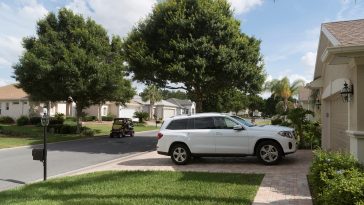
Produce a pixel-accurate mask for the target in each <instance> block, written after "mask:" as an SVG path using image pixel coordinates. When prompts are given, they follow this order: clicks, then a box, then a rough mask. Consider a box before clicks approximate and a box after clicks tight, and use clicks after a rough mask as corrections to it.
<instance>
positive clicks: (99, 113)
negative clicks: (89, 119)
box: [97, 103, 102, 122]
mask: <svg viewBox="0 0 364 205" xmlns="http://www.w3.org/2000/svg"><path fill="white" fill-rule="evenodd" d="M101 108H102V104H101V103H100V104H99V111H98V113H97V120H98V121H99V122H101V121H102V117H101Z"/></svg>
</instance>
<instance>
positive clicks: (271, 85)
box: [265, 77, 305, 111]
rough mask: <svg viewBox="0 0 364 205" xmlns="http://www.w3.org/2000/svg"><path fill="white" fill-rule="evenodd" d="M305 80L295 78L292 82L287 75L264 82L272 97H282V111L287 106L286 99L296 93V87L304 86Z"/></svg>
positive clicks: (285, 109)
mask: <svg viewBox="0 0 364 205" xmlns="http://www.w3.org/2000/svg"><path fill="white" fill-rule="evenodd" d="M304 85H305V81H303V80H295V81H294V82H293V83H292V84H291V83H290V81H289V79H288V78H287V77H284V78H282V79H281V80H278V79H274V80H272V81H269V82H267V83H266V84H265V89H266V90H269V91H270V92H271V93H272V94H273V96H274V97H281V98H283V103H284V111H287V108H288V99H289V98H290V97H291V96H293V95H295V94H297V92H298V88H299V87H300V86H304Z"/></svg>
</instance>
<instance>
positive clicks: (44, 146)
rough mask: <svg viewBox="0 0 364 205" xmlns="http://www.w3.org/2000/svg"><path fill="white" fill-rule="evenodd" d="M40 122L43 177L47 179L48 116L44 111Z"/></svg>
mask: <svg viewBox="0 0 364 205" xmlns="http://www.w3.org/2000/svg"><path fill="white" fill-rule="evenodd" d="M41 124H42V126H43V170H44V171H43V179H44V181H45V180H47V136H46V135H47V126H48V124H49V117H48V116H47V114H46V113H44V115H43V116H42V119H41Z"/></svg>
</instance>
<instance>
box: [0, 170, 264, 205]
mask: <svg viewBox="0 0 364 205" xmlns="http://www.w3.org/2000/svg"><path fill="white" fill-rule="evenodd" d="M262 179H263V175H258V174H231V173H197V172H163V171H162V172H161V171H158V172H152V171H148V172H142V171H136V172H124V171H123V172H115V171H114V172H97V173H91V174H86V175H81V176H75V177H66V178H60V179H56V180H49V181H47V182H40V183H36V184H31V185H26V186H24V187H20V188H17V189H14V190H9V191H4V192H0V202H1V204H17V205H18V204H26V205H56V204H60V205H61V204H62V205H63V204H67V205H76V204H77V205H82V204H85V205H90V204H103V205H116V204H128V205H129V204H138V205H139V204H146V205H147V204H148V205H149V204H156V205H164V204H165V205H173V204H176V205H177V204H178V205H179V204H185V205H191V204H201V205H202V204H203V205H205V204H207V205H208V204H216V205H224V204H239V205H245V204H246V205H248V204H251V203H252V201H253V199H254V196H255V195H256V192H257V189H258V187H259V185H260V183H261V181H262Z"/></svg>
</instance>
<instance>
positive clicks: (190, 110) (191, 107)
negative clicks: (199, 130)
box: [166, 98, 196, 115]
mask: <svg viewBox="0 0 364 205" xmlns="http://www.w3.org/2000/svg"><path fill="white" fill-rule="evenodd" d="M166 101H168V102H170V103H173V104H175V105H178V108H177V113H176V114H177V115H183V114H189V115H193V114H196V103H195V102H192V101H191V100H181V99H177V98H169V99H167V100H166Z"/></svg>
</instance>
